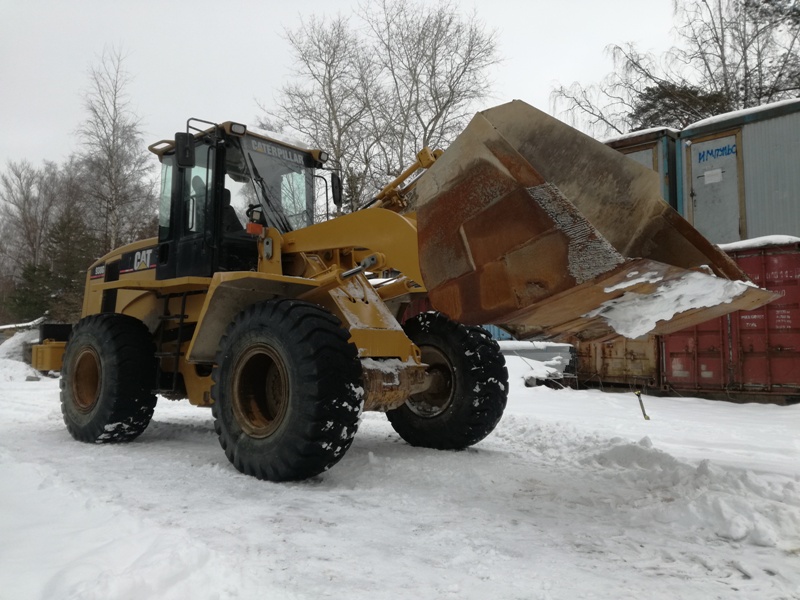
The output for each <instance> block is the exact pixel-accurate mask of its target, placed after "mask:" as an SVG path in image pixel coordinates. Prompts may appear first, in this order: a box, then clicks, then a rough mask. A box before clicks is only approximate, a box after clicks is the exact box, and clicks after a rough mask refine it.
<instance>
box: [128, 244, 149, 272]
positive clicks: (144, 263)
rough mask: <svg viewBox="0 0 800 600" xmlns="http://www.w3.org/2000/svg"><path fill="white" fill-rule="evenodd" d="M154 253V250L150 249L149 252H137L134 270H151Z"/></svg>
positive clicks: (134, 258)
mask: <svg viewBox="0 0 800 600" xmlns="http://www.w3.org/2000/svg"><path fill="white" fill-rule="evenodd" d="M152 253H153V249H152V248H150V249H148V250H141V251H140V252H137V253H136V255H135V256H134V257H133V270H134V271H139V270H140V269H149V268H150V255H151V254H152Z"/></svg>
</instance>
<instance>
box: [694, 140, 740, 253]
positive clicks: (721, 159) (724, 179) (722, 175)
mask: <svg viewBox="0 0 800 600" xmlns="http://www.w3.org/2000/svg"><path fill="white" fill-rule="evenodd" d="M740 139H741V135H740V134H739V133H738V132H736V133H733V134H728V135H723V136H718V137H714V138H705V139H701V140H699V141H694V142H692V144H691V146H690V147H689V148H690V152H689V154H690V165H689V169H688V175H689V181H688V186H689V198H690V199H691V208H690V210H691V216H692V218H691V221H692V224H693V225H694V226H695V228H696V229H697V230H698V231H700V233H702V234H703V235H704V236H705V237H706V238H708V240H709V241H710V242H712V243H714V244H724V243H727V242H737V241H739V240H741V239H744V238H746V231H745V230H744V212H743V211H742V208H741V207H742V205H743V197H742V195H743V192H742V189H743V186H742V183H743V182H741V181H740V179H741V174H740V170H739V164H740V162H739V155H738V151H739V149H740V141H739V140H740Z"/></svg>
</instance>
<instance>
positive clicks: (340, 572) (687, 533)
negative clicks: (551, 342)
mask: <svg viewBox="0 0 800 600" xmlns="http://www.w3.org/2000/svg"><path fill="white" fill-rule="evenodd" d="M508 365H509V372H510V385H511V390H510V398H509V406H508V409H507V411H506V415H505V416H504V418H503V420H502V421H501V422H500V424H499V425H498V427H497V429H496V430H495V432H494V433H493V434H492V435H490V436H489V437H488V438H487V439H486V440H484V441H483V442H481V443H480V444H478V445H476V446H475V447H474V448H472V449H470V450H467V451H464V452H438V451H434V450H427V449H423V448H414V447H411V446H408V445H407V444H405V443H404V442H402V441H401V440H400V439H399V438H398V436H397V435H396V434H395V433H394V432H393V431H392V429H391V427H390V425H389V424H388V422H387V421H386V419H385V416H384V415H382V414H379V413H366V414H365V415H364V419H363V422H362V424H361V428H360V430H359V433H358V435H357V436H356V438H355V441H354V444H353V447H352V448H351V449H350V451H349V452H348V454H347V455H346V456H345V458H344V459H343V460H342V461H341V462H340V463H339V464H338V465H336V466H335V467H334V468H333V469H332V470H330V471H328V472H327V473H325V474H323V475H322V476H320V477H318V478H315V479H313V480H310V481H308V482H302V483H291V484H273V483H267V482H262V481H258V480H256V479H254V478H251V477H247V476H244V475H241V474H240V473H238V472H237V471H236V470H235V469H234V468H233V467H232V466H231V465H230V464H229V463H228V461H227V459H226V458H225V456H224V453H223V452H222V450H221V449H220V447H219V444H218V442H217V440H216V435H215V434H214V429H213V422H212V419H211V415H210V412H209V411H208V410H204V409H199V408H195V407H192V406H190V405H189V404H188V403H186V402H170V401H167V400H163V399H161V400H159V405H158V406H157V408H156V414H155V417H154V420H153V422H152V423H151V425H150V427H149V428H148V430H147V431H146V432H145V433H144V434H143V435H142V436H141V437H140V438H139V439H138V440H137V441H135V442H133V443H130V444H124V445H100V446H98V445H93V444H81V443H78V442H75V441H73V440H72V439H71V438H70V436H69V434H68V433H67V432H66V430H65V429H64V425H63V423H62V421H61V414H60V407H59V403H58V388H59V383H58V381H57V380H55V379H43V380H41V381H36V382H26V381H22V380H20V379H10V380H8V379H6V380H3V379H0V385H2V395H0V590H2V592H0V596H2V597H3V598H15V599H17V598H20V599H29V598H42V599H51V598H58V599H70V598H80V599H82V600H83V599H89V600H91V599H101V598H102V599H108V598H114V599H139V598H166V599H172V598H175V599H178V598H193V599H197V600H203V599H223V598H224V599H229V598H255V597H264V598H281V599H284V598H286V599H306V598H309V599H312V598H313V599H317V598H324V597H329V598H365V599H366V598H369V599H378V600H380V599H387V600H388V599H393V598H423V599H427V598H437V599H438V598H442V599H449V598H453V599H468V600H471V599H475V600H477V599H481V600H483V599H485V598H493V599H520V598H525V599H538V598H541V599H548V600H557V599H565V600H566V599H570V600H572V599H575V598H596V599H600V598H615V599H617V598H618V599H636V600H639V599H641V598H643V597H647V598H649V599H674V598H682V599H689V600H693V599H697V600H706V599H708V598H733V597H737V598H738V597H741V598H754V599H770V598H775V599H777V598H798V597H800V568H798V566H799V565H800V558H799V556H798V555H800V460H798V459H800V443H798V441H797V432H798V430H800V405H798V406H788V407H780V406H773V405H755V404H745V405H737V404H730V403H724V402H713V401H705V400H699V399H696V398H654V397H648V396H645V397H644V402H645V406H646V408H647V412H648V414H649V415H650V417H651V420H650V421H645V420H644V419H643V418H642V415H641V412H640V410H639V406H638V401H637V399H636V396H635V395H634V394H632V393H630V392H628V393H614V394H603V393H602V392H599V391H588V390H580V391H576V390H552V389H548V388H544V387H537V388H525V387H524V385H523V382H522V374H523V373H524V372H525V371H526V370H527V369H528V367H527V365H526V364H525V363H524V361H522V360H521V359H517V358H516V357H508ZM18 368H19V367H16V366H14V365H11V364H9V362H3V363H2V364H0V373H2V374H5V373H7V372H15V371H16V370H17V369H18Z"/></svg>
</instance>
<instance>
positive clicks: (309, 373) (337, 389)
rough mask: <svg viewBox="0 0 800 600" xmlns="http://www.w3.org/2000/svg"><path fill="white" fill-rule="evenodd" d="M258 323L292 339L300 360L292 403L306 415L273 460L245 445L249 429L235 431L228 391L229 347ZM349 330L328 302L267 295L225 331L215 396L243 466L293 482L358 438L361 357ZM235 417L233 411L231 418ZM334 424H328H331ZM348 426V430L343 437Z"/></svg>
mask: <svg viewBox="0 0 800 600" xmlns="http://www.w3.org/2000/svg"><path fill="white" fill-rule="evenodd" d="M258 328H270V329H273V330H274V331H275V332H276V334H277V335H279V336H286V338H287V339H290V340H291V342H290V345H291V347H292V348H294V349H295V350H294V351H293V356H294V363H293V364H289V365H287V369H288V370H289V371H290V372H292V371H293V372H294V377H293V376H292V375H291V374H290V375H289V376H290V378H292V377H293V381H294V382H295V388H294V390H293V394H292V397H291V399H290V402H292V404H293V408H292V409H293V411H294V414H295V415H297V417H298V418H299V420H298V421H297V423H296V424H293V425H292V434H291V435H287V436H285V437H286V439H283V440H282V441H281V444H280V446H276V447H275V448H273V451H272V458H270V459H269V460H268V461H265V459H263V458H261V457H259V456H258V455H255V454H254V455H247V454H246V453H245V452H242V451H240V450H241V448H240V446H241V439H240V436H242V435H244V434H243V433H241V432H239V434H235V424H232V423H229V422H228V420H229V416H228V412H229V411H228V408H227V399H226V398H225V397H224V390H225V389H226V386H227V378H228V377H229V374H227V373H225V372H224V371H225V369H227V368H229V367H228V366H227V363H226V354H227V353H228V352H230V351H231V349H232V348H233V347H234V345H235V343H236V340H237V338H238V336H240V335H241V334H242V333H243V332H246V331H254V330H257V329H258ZM349 337H350V336H349V333H348V332H347V331H346V330H345V329H343V328H342V326H341V323H340V321H339V319H338V318H336V317H335V316H334V315H333V314H331V313H330V312H328V311H327V310H325V309H324V308H322V307H320V306H317V305H315V304H311V303H308V302H304V301H300V300H294V299H281V300H271V301H267V302H262V303H259V304H255V305H253V306H250V307H248V308H247V309H245V310H244V311H242V312H241V313H240V314H239V315H238V316H237V317H236V318H235V319H234V320H233V321H232V322H231V324H230V325H229V326H228V327H227V329H226V331H225V334H224V335H223V336H222V338H221V340H220V345H219V348H220V349H219V352H218V354H217V359H216V365H215V367H214V369H213V370H212V378H213V381H214V384H213V386H212V388H211V397H212V399H213V400H214V404H213V405H212V413H213V415H214V429H215V431H216V432H217V435H218V437H219V440H220V445H221V446H222V448H223V450H224V451H225V454H226V456H227V457H228V460H230V461H231V463H232V464H233V465H234V466H235V467H236V468H237V469H238V470H239V471H241V472H243V473H245V474H247V475H252V476H254V477H257V478H259V479H268V480H271V481H286V480H299V479H306V478H308V477H313V476H314V475H318V474H319V473H322V472H323V471H325V470H327V469H329V468H330V467H332V466H333V465H334V464H336V463H337V462H338V461H339V460H340V459H341V458H342V457H343V456H344V454H345V452H346V451H347V449H348V448H349V447H350V445H351V444H352V441H353V436H354V435H355V431H356V429H357V427H358V423H359V419H360V414H361V408H362V404H363V391H362V392H359V391H358V389H357V386H358V385H360V381H361V363H360V361H359V360H358V352H357V350H356V348H355V346H354V345H353V344H352V343H350V342H349ZM231 418H232V417H231ZM331 422H332V423H334V425H333V426H332V427H329V425H328V424H329V423H331ZM343 429H345V430H346V431H347V432H348V436H347V437H346V439H342V438H341V434H342V431H343Z"/></svg>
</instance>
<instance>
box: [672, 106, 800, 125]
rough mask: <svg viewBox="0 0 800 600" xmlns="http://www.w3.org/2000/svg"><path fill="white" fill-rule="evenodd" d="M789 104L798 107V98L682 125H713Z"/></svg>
mask: <svg viewBox="0 0 800 600" xmlns="http://www.w3.org/2000/svg"><path fill="white" fill-rule="evenodd" d="M790 104H797V105H798V107H800V99H798V98H790V99H789V100H781V101H779V102H772V103H771V104H763V105H761V106H753V107H751V108H743V109H741V110H734V111H731V112H727V113H723V114H721V115H715V116H713V117H708V118H707V119H702V120H700V121H697V122H695V123H692V124H691V125H688V126H686V127H684V129H683V130H684V131H690V130H692V129H697V128H699V127H705V126H707V125H715V124H718V123H725V122H727V121H730V120H733V119H737V118H739V117H744V116H747V115H754V114H757V113H760V112H764V111H767V110H771V109H773V108H777V107H779V106H788V105H790Z"/></svg>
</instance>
